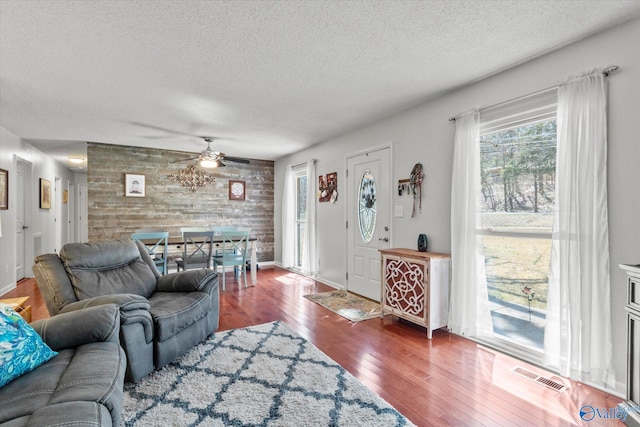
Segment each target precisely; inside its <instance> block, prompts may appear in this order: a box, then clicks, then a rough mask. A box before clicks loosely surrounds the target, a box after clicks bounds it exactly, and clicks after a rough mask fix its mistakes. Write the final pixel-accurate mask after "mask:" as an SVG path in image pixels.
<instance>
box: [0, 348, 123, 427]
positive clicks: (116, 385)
mask: <svg viewBox="0 0 640 427" xmlns="http://www.w3.org/2000/svg"><path fill="white" fill-rule="evenodd" d="M125 360H126V359H125V355H124V352H123V351H122V349H121V348H120V346H119V345H118V344H117V343H113V342H96V343H91V344H85V345H81V346H79V347H76V348H75V349H67V350H61V351H60V353H59V354H58V355H57V356H56V357H54V358H53V359H51V360H49V361H48V362H47V363H45V364H43V365H42V366H40V367H39V368H38V369H35V370H33V371H31V372H29V373H27V374H25V375H23V376H21V377H20V378H18V379H16V380H15V381H13V382H12V383H11V384H8V385H7V386H5V387H2V388H0V423H2V422H5V421H8V420H12V419H17V418H21V417H25V416H30V415H32V414H34V415H35V414H37V413H38V411H39V410H41V409H42V408H45V407H48V406H51V405H58V404H65V403H72V402H76V401H79V400H81V401H87V402H94V403H97V404H100V406H104V407H105V408H106V409H107V410H108V411H107V412H111V413H114V414H120V412H121V410H122V395H123V392H122V384H123V382H122V380H123V377H124V369H125V367H126V362H125ZM92 408H93V409H92ZM85 410H86V411H89V413H92V412H91V411H94V412H95V413H96V414H97V415H96V416H100V417H102V418H104V415H101V414H104V411H103V410H101V409H97V408H94V405H92V406H91V407H86V408H85ZM69 415H70V416H71V415H73V413H70V414H69ZM40 416H42V414H40ZM90 416H91V417H92V416H93V415H90ZM75 417H76V418H75V419H76V420H80V419H85V418H82V417H80V416H79V414H76V415H75ZM118 421H119V420H116V422H118ZM109 424H111V416H109ZM29 425H41V424H38V423H34V422H33V420H31V419H30V420H29ZM98 425H101V424H98Z"/></svg>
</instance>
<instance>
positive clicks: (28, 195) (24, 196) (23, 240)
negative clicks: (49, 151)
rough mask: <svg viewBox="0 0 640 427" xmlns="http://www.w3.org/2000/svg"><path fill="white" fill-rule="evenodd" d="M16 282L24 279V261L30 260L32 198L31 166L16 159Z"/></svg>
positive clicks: (25, 272)
mask: <svg viewBox="0 0 640 427" xmlns="http://www.w3.org/2000/svg"><path fill="white" fill-rule="evenodd" d="M16 160H17V161H16V163H17V167H16V194H17V195H18V196H17V197H16V281H19V280H22V279H24V278H25V277H26V274H27V271H26V267H25V266H26V260H27V259H30V258H31V257H30V256H29V254H28V252H29V245H28V244H27V242H28V239H27V237H28V234H29V224H30V218H31V215H30V212H31V204H30V201H31V200H32V199H33V197H32V188H31V185H30V183H31V164H30V163H29V162H26V161H24V160H22V159H19V158H16Z"/></svg>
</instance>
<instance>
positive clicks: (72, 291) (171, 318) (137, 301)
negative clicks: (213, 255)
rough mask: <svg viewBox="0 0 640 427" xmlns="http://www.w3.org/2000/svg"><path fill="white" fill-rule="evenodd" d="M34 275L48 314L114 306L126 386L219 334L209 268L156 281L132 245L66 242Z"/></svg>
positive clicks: (214, 281) (42, 259) (39, 260)
mask: <svg viewBox="0 0 640 427" xmlns="http://www.w3.org/2000/svg"><path fill="white" fill-rule="evenodd" d="M33 272H34V274H35V277H36V281H37V283H38V287H39V288H40V290H41V292H42V295H43V297H44V299H45V303H46V305H47V308H48V309H49V313H50V314H51V315H52V316H55V315H56V314H58V313H66V312H69V311H74V310H78V309H81V308H85V307H91V306H96V305H102V304H116V305H117V306H118V307H119V308H120V344H121V346H122V348H123V349H124V351H125V353H126V354H127V373H126V379H127V380H128V381H134V382H137V381H139V380H140V379H142V378H143V377H145V376H146V375H148V374H149V373H150V372H151V371H153V369H154V368H155V369H160V368H161V367H163V366H165V365H166V364H168V363H169V362H171V361H172V360H173V359H175V358H176V357H177V356H180V355H182V354H183V353H184V352H186V351H187V350H188V349H189V348H191V347H192V346H194V345H195V344H197V343H199V342H201V341H203V340H205V339H206V338H207V337H208V336H209V335H211V334H212V333H213V332H214V331H215V330H216V329H217V328H218V320H219V304H220V302H219V290H218V275H217V273H216V272H214V271H212V270H208V269H200V270H189V271H183V272H179V273H172V274H168V275H165V276H162V275H160V273H159V272H158V270H157V268H156V267H155V263H154V261H153V259H151V257H150V256H149V255H148V253H147V251H146V249H145V248H144V246H143V245H142V244H140V243H136V242H134V241H133V240H132V239H129V238H125V239H118V240H108V241H103V242H95V243H70V244H67V245H65V246H64V247H63V248H62V249H61V250H60V256H58V255H57V254H46V255H40V256H38V257H36V259H35V265H34V266H33Z"/></svg>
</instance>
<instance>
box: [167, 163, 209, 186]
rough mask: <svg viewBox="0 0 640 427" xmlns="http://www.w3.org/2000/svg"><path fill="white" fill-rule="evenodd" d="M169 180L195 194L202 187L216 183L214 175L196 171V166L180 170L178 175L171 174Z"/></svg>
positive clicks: (168, 176)
mask: <svg viewBox="0 0 640 427" xmlns="http://www.w3.org/2000/svg"><path fill="white" fill-rule="evenodd" d="M167 178H169V179H170V180H171V181H175V182H177V183H178V184H180V185H182V186H183V187H185V188H188V189H189V190H191V191H194V192H195V191H196V190H197V189H198V188H200V187H204V186H205V185H207V184H211V183H214V182H216V179H215V178H214V177H213V176H212V175H209V174H208V173H206V172H203V171H201V170H200V169H196V167H195V166H194V165H189V166H187V167H186V168H182V169H178V172H177V173H170V174H169V175H167Z"/></svg>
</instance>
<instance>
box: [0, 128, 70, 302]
mask: <svg viewBox="0 0 640 427" xmlns="http://www.w3.org/2000/svg"><path fill="white" fill-rule="evenodd" d="M17 158H20V159H23V160H25V161H26V162H28V163H30V164H31V177H26V178H25V181H26V180H27V179H28V180H29V185H30V188H31V192H30V194H27V195H25V194H17V186H16V179H15V177H16V170H17ZM0 168H2V169H6V170H8V171H9V209H8V210H2V211H0V215H1V216H2V237H0V295H2V294H4V293H5V292H7V291H9V290H11V289H13V288H15V286H16V232H15V225H16V203H17V202H18V200H19V199H20V198H22V197H29V198H30V204H31V206H32V209H31V212H30V214H28V213H25V217H26V218H27V221H26V225H28V226H29V228H28V229H27V230H26V238H25V242H26V253H27V257H26V259H25V275H26V276H27V277H32V275H33V273H32V271H31V266H32V265H33V234H34V233H42V251H43V252H45V253H46V252H54V251H57V250H59V249H60V248H56V245H55V240H56V233H55V226H56V223H55V209H53V206H52V208H51V209H49V210H46V209H38V206H39V188H40V187H39V185H40V184H39V178H45V179H47V180H49V181H51V185H52V197H53V185H54V183H55V178H56V177H59V178H61V183H62V186H63V189H66V188H67V186H68V183H69V182H73V181H74V175H73V174H72V173H71V172H70V171H69V170H68V169H67V168H65V167H64V166H63V165H61V164H60V163H58V162H56V161H55V160H53V158H51V157H49V156H47V155H46V154H44V153H43V152H41V151H40V150H38V149H36V148H35V147H33V146H32V145H30V144H28V143H26V142H24V141H23V140H22V139H21V138H20V137H18V136H17V135H14V134H12V133H11V132H9V131H8V130H7V129H5V128H3V127H2V126H0ZM58 194H59V197H60V199H61V198H62V191H59V193H58ZM57 202H59V203H60V202H61V200H58V201H57ZM62 212H63V215H62V217H61V218H60V219H59V221H60V223H61V225H62V244H64V243H66V236H67V223H68V219H69V218H68V214H67V212H68V210H67V209H65V208H64V206H63V209H62Z"/></svg>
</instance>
